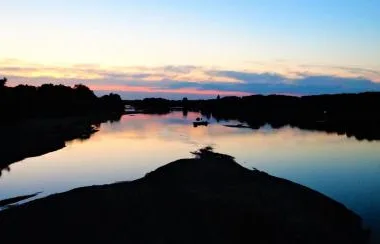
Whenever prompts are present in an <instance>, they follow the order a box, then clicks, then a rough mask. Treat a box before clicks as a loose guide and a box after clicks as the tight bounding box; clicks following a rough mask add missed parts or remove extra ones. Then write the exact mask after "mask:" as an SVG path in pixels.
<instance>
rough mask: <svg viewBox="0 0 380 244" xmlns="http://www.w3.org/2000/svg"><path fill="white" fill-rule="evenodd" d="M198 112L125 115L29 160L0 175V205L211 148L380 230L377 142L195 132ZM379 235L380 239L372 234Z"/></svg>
mask: <svg viewBox="0 0 380 244" xmlns="http://www.w3.org/2000/svg"><path fill="white" fill-rule="evenodd" d="M197 116H198V114H197V113H188V114H187V116H184V115H183V114H182V112H173V113H171V114H166V115H146V114H138V115H125V116H123V117H122V119H121V121H120V122H114V123H104V124H102V125H101V128H100V131H99V132H97V133H96V134H94V135H93V136H92V137H91V138H90V139H89V140H85V141H80V140H76V141H72V142H69V143H67V147H65V148H64V149H62V150H59V151H56V152H52V153H48V154H45V155H43V156H40V157H35V158H28V159H25V160H23V161H20V162H18V163H15V164H12V165H11V166H10V171H9V172H7V171H5V172H4V171H3V173H2V176H1V178H0V200H1V199H5V198H11V197H15V196H20V195H27V194H32V193H35V192H43V193H42V194H40V195H39V197H41V196H46V195H49V194H51V193H56V192H62V191H66V190H69V189H72V188H75V187H79V186H88V185H94V184H107V183H113V182H116V181H126V180H133V179H137V178H140V177H142V176H144V175H145V174H146V173H147V172H150V171H152V170H154V169H156V168H157V167H159V166H161V165H163V164H166V163H168V162H171V161H173V160H176V159H179V158H184V157H190V153H189V152H190V151H194V150H196V149H199V148H200V147H203V146H206V145H211V146H213V147H214V148H215V150H216V151H218V152H222V153H226V154H230V155H232V156H235V157H236V160H237V161H238V162H239V163H241V164H242V165H243V166H244V167H247V168H252V167H255V168H258V169H260V170H263V171H266V172H268V173H270V174H272V175H275V176H278V177H282V178H286V179H289V180H292V181H294V182H297V183H300V184H302V185H306V186H308V187H310V188H312V189H315V190H317V191H320V192H322V193H324V194H325V195H327V196H329V197H331V198H333V199H335V200H337V201H339V202H342V203H343V204H345V205H346V206H347V207H348V208H350V209H352V210H354V211H355V212H357V213H358V214H359V215H361V216H362V217H363V218H364V220H365V222H366V224H368V225H370V226H371V227H372V228H373V229H374V230H375V231H376V233H378V232H379V229H380V153H379V152H380V142H378V141H372V142H369V141H365V140H364V141H358V140H356V139H355V138H347V137H346V136H342V135H336V134H327V133H324V132H314V131H306V130H300V129H297V128H291V127H283V128H281V129H272V128H271V127H270V126H264V127H261V128H260V129H258V130H252V129H247V128H230V127H226V126H224V125H225V124H234V123H237V122H236V121H228V122H227V121H220V122H219V123H217V122H216V121H215V120H213V119H211V124H210V125H209V126H207V127H203V126H202V127H197V128H194V127H193V126H192V124H191V122H192V121H194V120H195V118H196V117H197ZM377 235H378V234H377Z"/></svg>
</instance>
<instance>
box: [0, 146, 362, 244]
mask: <svg viewBox="0 0 380 244" xmlns="http://www.w3.org/2000/svg"><path fill="white" fill-rule="evenodd" d="M0 230H1V243H26V242H28V243H81V242H82V243H133V244H135V243H176V244H177V243H191V244H193V243H207V244H211V243H231V244H236V243H266V244H269V243H303V244H304V243H324V244H328V243H331V244H332V243H334V244H336V243H345V244H350V243H352V244H354V243H355V244H359V243H366V242H367V237H368V232H367V231H365V230H363V229H362V226H361V219H360V217H358V216H357V215H355V214H354V213H353V212H351V211H350V210H348V209H346V208H345V207H344V206H343V205H341V204H340V203H338V202H335V201H333V200H331V199H329V198H327V197H326V196H324V195H322V194H320V193H318V192H315V191H313V190H311V189H309V188H306V187H304V186H301V185H298V184H295V183H292V182H290V181H287V180H284V179H280V178H276V177H273V176H270V175H268V174H266V173H263V172H260V171H257V170H254V171H251V170H248V169H246V168H244V167H242V166H240V165H239V164H237V163H236V162H235V161H234V160H233V158H232V157H229V156H227V155H222V154H216V153H212V152H210V151H203V152H202V153H201V154H198V158H196V159H181V160H178V161H175V162H172V163H169V164H167V165H165V166H163V167H160V168H158V169H157V170H155V171H153V172H151V173H149V174H147V175H146V176H145V177H144V178H141V179H139V180H135V181H132V182H123V183H116V184H111V185H104V186H91V187H85V188H78V189H75V190H72V191H69V192H66V193H62V194H56V195H52V196H49V197H46V198H44V199H40V200H36V201H33V202H30V203H27V204H24V205H21V206H18V207H14V208H11V209H8V210H5V211H3V212H0Z"/></svg>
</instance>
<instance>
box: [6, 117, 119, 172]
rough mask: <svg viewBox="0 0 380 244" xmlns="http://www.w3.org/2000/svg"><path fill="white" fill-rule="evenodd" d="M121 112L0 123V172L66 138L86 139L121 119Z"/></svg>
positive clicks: (53, 148) (51, 148)
mask: <svg viewBox="0 0 380 244" xmlns="http://www.w3.org/2000/svg"><path fill="white" fill-rule="evenodd" d="M121 115H122V113H108V114H93V115H86V116H66V117H59V118H33V119H26V120H22V121H17V122H15V123H13V124H8V125H1V126H0V129H1V131H2V135H1V143H0V148H1V149H0V153H1V158H0V176H1V171H2V170H10V168H9V166H10V165H11V164H12V163H14V162H17V161H20V160H23V159H25V158H28V157H36V156H40V155H43V154H46V153H49V152H53V151H56V150H59V149H61V148H63V147H65V143H66V142H67V141H71V140H74V139H79V140H86V139H88V138H90V136H91V135H92V134H93V133H95V132H96V131H97V130H98V127H99V126H100V124H101V123H103V122H106V121H118V120H120V117H121Z"/></svg>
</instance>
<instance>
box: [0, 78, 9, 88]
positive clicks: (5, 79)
mask: <svg viewBox="0 0 380 244" xmlns="http://www.w3.org/2000/svg"><path fill="white" fill-rule="evenodd" d="M7 81H8V79H7V78H6V77H4V78H3V79H0V87H4V86H5V83H7Z"/></svg>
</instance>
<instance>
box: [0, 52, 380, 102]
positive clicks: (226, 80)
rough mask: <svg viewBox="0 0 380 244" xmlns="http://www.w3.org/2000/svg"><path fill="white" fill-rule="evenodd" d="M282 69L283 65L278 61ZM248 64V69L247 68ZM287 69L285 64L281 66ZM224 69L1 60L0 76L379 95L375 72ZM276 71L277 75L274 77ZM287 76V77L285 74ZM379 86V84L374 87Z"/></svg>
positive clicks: (17, 80)
mask: <svg viewBox="0 0 380 244" xmlns="http://www.w3.org/2000/svg"><path fill="white" fill-rule="evenodd" d="M281 64H283V65H285V64H286V61H284V60H282V61H281V62H277V65H281ZM251 65H253V64H251ZM286 65H287V66H289V64H286ZM259 66H260V69H262V71H257V70H255V68H251V69H249V68H247V69H244V70H234V69H223V68H214V67H203V66H193V65H169V66H161V67H145V66H127V67H104V66H100V65H97V64H77V65H72V66H64V65H51V66H44V65H41V64H30V63H27V62H22V61H20V60H13V59H7V60H0V76H7V77H8V78H9V80H10V83H9V84H10V85H18V84H25V83H27V84H32V85H40V84H43V83H61V84H66V85H73V84H76V83H84V84H86V85H88V86H90V87H91V88H93V89H95V90H99V91H114V92H118V91H120V92H140V93H146V94H148V95H152V93H157V94H173V93H178V94H195V95H196V94H198V95H210V96H211V95H215V94H220V95H238V96H242V95H247V94H257V93H261V94H271V93H281V94H297V95H299V94H301V95H302V94H305V95H306V94H320V93H343V92H344V93H350V92H363V91H380V82H378V81H380V79H378V78H379V77H380V71H378V70H375V69H369V68H368V69H367V68H361V67H341V66H325V65H298V66H297V67H295V66H293V67H292V68H286V69H284V66H283V67H282V69H280V71H276V70H273V71H269V70H268V67H266V69H267V70H266V71H263V70H264V69H263V67H262V66H265V65H264V64H260V65H257V66H256V68H257V67H259ZM275 71H276V72H275ZM284 71H286V72H284ZM377 82H378V83H377Z"/></svg>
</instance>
